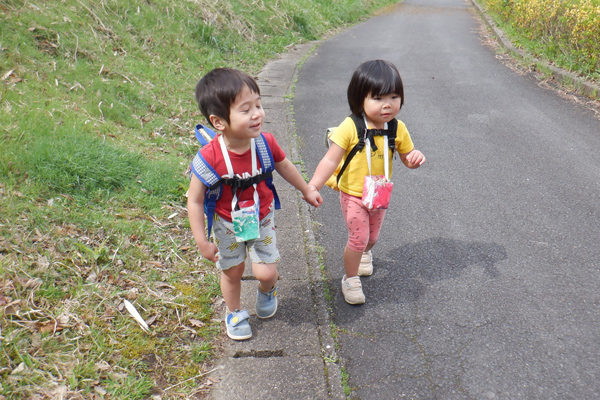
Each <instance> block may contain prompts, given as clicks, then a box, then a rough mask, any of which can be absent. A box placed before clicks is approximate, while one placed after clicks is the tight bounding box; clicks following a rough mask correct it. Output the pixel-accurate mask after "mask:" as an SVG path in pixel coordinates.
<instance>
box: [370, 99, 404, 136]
mask: <svg viewBox="0 0 600 400" xmlns="http://www.w3.org/2000/svg"><path fill="white" fill-rule="evenodd" d="M400 102H401V98H400V96H398V95H397V94H393V93H392V94H383V95H376V96H371V95H369V96H368V97H367V98H366V99H365V102H364V103H363V109H364V110H365V115H366V116H367V120H368V121H369V122H370V123H372V124H373V125H374V126H373V128H375V129H383V124H384V123H386V122H389V121H391V120H392V119H393V118H394V117H395V116H396V115H397V114H398V112H399V111H400Z"/></svg>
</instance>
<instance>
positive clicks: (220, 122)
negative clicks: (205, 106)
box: [208, 114, 227, 131]
mask: <svg viewBox="0 0 600 400" xmlns="http://www.w3.org/2000/svg"><path fill="white" fill-rule="evenodd" d="M208 119H209V120H210V123H211V124H212V126H214V127H215V129H218V130H220V131H223V129H225V124H226V123H227V122H226V121H225V120H224V119H222V118H221V117H217V116H216V115H213V114H211V115H210V117H208Z"/></svg>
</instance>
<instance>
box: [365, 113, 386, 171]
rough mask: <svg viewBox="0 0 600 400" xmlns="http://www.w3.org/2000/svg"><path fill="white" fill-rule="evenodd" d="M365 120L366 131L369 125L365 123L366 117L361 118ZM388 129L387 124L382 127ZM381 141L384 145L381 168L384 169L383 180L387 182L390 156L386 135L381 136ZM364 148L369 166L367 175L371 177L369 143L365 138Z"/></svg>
mask: <svg viewBox="0 0 600 400" xmlns="http://www.w3.org/2000/svg"><path fill="white" fill-rule="evenodd" d="M363 117H364V119H365V126H366V127H367V129H369V123H368V122H367V117H366V116H363ZM387 128H388V124H387V122H386V123H385V124H384V125H383V129H384V130H387ZM383 140H384V143H385V149H384V150H383V168H384V171H385V172H384V173H385V179H387V180H389V179H390V174H389V168H390V155H389V152H390V150H389V148H388V145H387V143H388V137H387V135H384V136H383ZM365 146H366V150H367V164H368V165H369V175H371V141H370V140H368V139H367V138H365Z"/></svg>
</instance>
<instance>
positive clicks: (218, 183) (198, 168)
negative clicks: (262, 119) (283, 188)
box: [191, 124, 281, 238]
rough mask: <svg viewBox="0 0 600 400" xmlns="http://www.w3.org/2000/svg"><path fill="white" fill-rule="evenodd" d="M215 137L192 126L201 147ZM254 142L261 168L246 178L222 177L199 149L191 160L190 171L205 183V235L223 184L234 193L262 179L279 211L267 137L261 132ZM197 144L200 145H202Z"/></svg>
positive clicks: (204, 128)
mask: <svg viewBox="0 0 600 400" xmlns="http://www.w3.org/2000/svg"><path fill="white" fill-rule="evenodd" d="M214 137H215V132H214V131H212V130H211V129H209V128H207V127H206V126H203V125H200V124H198V125H196V139H198V142H200V145H201V146H202V147H204V146H206V145H207V144H208V142H209V141H210V140H212V139H213V138H214ZM254 143H255V145H256V153H257V155H258V159H259V161H260V165H261V167H262V173H261V174H259V175H256V176H253V177H250V178H247V179H242V178H238V177H234V178H222V177H221V176H220V175H219V174H217V172H216V171H215V170H214V168H213V167H212V166H211V165H210V164H209V163H208V162H206V160H205V159H204V157H202V154H200V150H198V153H197V154H196V156H195V157H194V159H193V160H192V164H191V169H192V172H193V173H194V174H195V175H196V176H197V177H198V179H200V180H201V181H202V183H204V185H206V193H205V195H204V215H206V224H207V227H208V237H209V238H210V233H211V231H212V224H213V217H214V215H215V208H216V206H217V201H218V200H219V199H220V198H221V195H222V194H223V186H230V187H231V190H232V191H233V192H234V193H235V192H236V191H237V190H238V189H241V190H244V189H247V188H249V187H251V186H252V185H254V184H255V183H256V184H258V183H259V182H262V181H265V183H266V184H267V187H268V188H269V189H271V191H272V192H273V197H274V199H275V209H276V210H279V209H280V208H281V204H280V202H279V196H278V195H277V191H276V190H275V185H273V170H274V169H275V162H274V161H273V154H272V153H271V149H270V148H269V144H268V143H267V140H266V139H265V137H264V136H263V134H262V133H261V134H260V136H258V137H257V138H255V139H254ZM202 147H201V148H202Z"/></svg>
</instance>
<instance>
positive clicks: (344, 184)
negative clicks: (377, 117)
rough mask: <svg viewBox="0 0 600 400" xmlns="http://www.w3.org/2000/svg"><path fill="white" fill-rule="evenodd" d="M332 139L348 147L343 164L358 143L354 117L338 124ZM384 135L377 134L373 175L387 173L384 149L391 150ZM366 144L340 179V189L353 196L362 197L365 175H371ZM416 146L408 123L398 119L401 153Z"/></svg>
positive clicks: (372, 158)
mask: <svg viewBox="0 0 600 400" xmlns="http://www.w3.org/2000/svg"><path fill="white" fill-rule="evenodd" d="M330 139H331V141H332V142H333V143H335V144H337V145H338V146H340V147H341V148H343V149H346V154H344V157H343V158H342V164H343V163H344V161H345V160H346V157H348V154H350V151H352V149H353V148H354V146H356V144H357V143H358V135H357V134H356V126H355V125H354V121H352V118H350V117H347V118H346V119H345V120H344V121H343V122H342V123H341V124H340V126H338V127H337V128H336V129H335V131H334V132H333V133H332V135H331V137H330ZM384 142H385V141H384V137H383V136H375V145H376V146H377V151H376V152H371V175H385V172H384V160H383V156H384V153H383V149H386V150H387V151H388V152H389V151H390V150H389V149H390V148H389V147H388V145H387V143H384ZM366 148H367V147H366V146H365V148H364V149H363V150H362V151H359V152H357V153H356V154H355V155H354V158H353V159H352V161H350V164H349V165H348V167H347V168H346V170H345V171H344V173H343V174H342V177H341V178H340V181H339V187H340V190H341V191H343V192H345V193H348V194H349V195H352V196H357V197H362V192H363V183H364V177H365V176H367V175H369V165H368V164H367V153H366ZM413 148H414V145H413V142H412V140H411V138H410V135H409V133H408V130H407V129H406V125H404V123H403V122H402V121H400V120H398V129H397V131H396V149H397V150H398V152H399V153H408V152H410V151H411V150H412V149H413ZM389 154H390V173H389V176H390V178H391V177H392V154H391V152H390V153H389Z"/></svg>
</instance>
